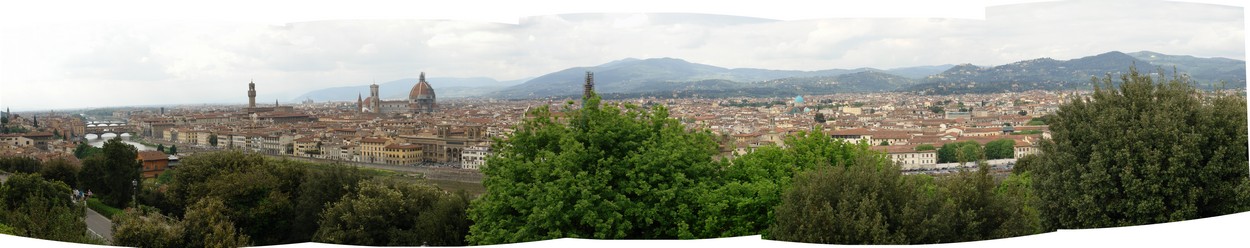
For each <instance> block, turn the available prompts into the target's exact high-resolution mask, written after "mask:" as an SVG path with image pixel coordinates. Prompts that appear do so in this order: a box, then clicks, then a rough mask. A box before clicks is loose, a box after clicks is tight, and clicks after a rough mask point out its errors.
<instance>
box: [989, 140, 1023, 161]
mask: <svg viewBox="0 0 1250 248" xmlns="http://www.w3.org/2000/svg"><path fill="white" fill-rule="evenodd" d="M1015 156H1016V141H1015V140H1013V139H999V140H995V141H990V142H989V143H985V159H1004V158H1014V157H1015Z"/></svg>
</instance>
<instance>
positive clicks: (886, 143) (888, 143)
mask: <svg viewBox="0 0 1250 248" xmlns="http://www.w3.org/2000/svg"><path fill="white" fill-rule="evenodd" d="M877 145H879V146H888V145H890V141H887V140H882V141H881V143H880V144H877Z"/></svg>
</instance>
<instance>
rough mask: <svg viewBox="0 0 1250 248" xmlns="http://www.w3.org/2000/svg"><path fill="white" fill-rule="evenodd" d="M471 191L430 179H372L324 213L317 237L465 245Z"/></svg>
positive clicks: (358, 241) (358, 242)
mask: <svg viewBox="0 0 1250 248" xmlns="http://www.w3.org/2000/svg"><path fill="white" fill-rule="evenodd" d="M468 206H469V199H468V196H467V195H465V194H463V193H460V194H453V193H449V192H445V191H442V190H439V189H437V188H434V187H432V186H428V185H424V184H414V183H393V182H387V181H385V180H378V179H374V180H370V181H367V182H365V183H363V184H361V186H360V188H359V191H357V192H352V193H351V194H348V195H345V196H343V199H342V200H340V201H337V202H334V203H333V204H332V205H331V206H328V207H327V208H326V210H325V211H324V212H322V214H321V221H320V222H318V225H320V226H321V227H320V228H319V229H317V233H316V235H314V237H313V240H314V241H317V242H326V243H340V244H355V245H371V246H426V245H431V246H463V245H465V243H464V237H465V235H467V234H468V232H469V224H470V223H469V222H468V221H467V220H468V217H467V216H466V215H467V213H466V211H465V210H466V209H467V208H468Z"/></svg>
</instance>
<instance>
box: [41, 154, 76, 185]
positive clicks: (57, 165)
mask: <svg viewBox="0 0 1250 248" xmlns="http://www.w3.org/2000/svg"><path fill="white" fill-rule="evenodd" d="M42 167H43V168H42V169H40V171H39V175H41V176H43V178H44V179H48V180H54V181H60V182H62V183H65V185H68V186H69V187H70V188H72V189H77V188H78V172H79V171H81V170H82V167H80V166H79V165H76V164H73V163H71V162H70V161H69V160H66V159H64V158H59V157H58V158H53V159H51V160H48V162H47V163H45V164H43V166H42Z"/></svg>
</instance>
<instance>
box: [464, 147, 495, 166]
mask: <svg viewBox="0 0 1250 248" xmlns="http://www.w3.org/2000/svg"><path fill="white" fill-rule="evenodd" d="M490 154H491V151H490V148H487V147H482V146H470V147H465V148H464V151H461V152H460V168H464V169H470V170H478V169H481V168H482V167H483V166H486V157H487V156H490Z"/></svg>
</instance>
